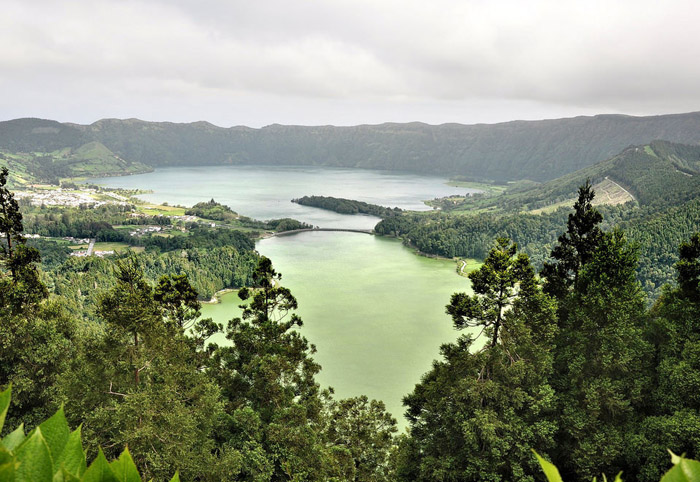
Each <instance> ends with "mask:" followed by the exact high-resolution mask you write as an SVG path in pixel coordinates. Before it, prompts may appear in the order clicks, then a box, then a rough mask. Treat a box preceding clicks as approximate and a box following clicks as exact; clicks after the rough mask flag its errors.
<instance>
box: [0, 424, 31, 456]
mask: <svg viewBox="0 0 700 482" xmlns="http://www.w3.org/2000/svg"><path fill="white" fill-rule="evenodd" d="M24 439H25V436H24V424H22V425H20V426H19V427H17V428H16V429H15V430H14V431H13V432H10V433H8V434H7V435H5V438H3V439H2V441H0V446H3V447H5V448H6V449H7V450H14V449H16V448H17V447H19V445H20V444H21V443H22V442H24Z"/></svg>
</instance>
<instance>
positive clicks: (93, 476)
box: [80, 449, 119, 482]
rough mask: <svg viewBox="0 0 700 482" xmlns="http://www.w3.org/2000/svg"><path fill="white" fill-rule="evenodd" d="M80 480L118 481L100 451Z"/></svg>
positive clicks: (96, 481) (97, 481) (92, 481)
mask: <svg viewBox="0 0 700 482" xmlns="http://www.w3.org/2000/svg"><path fill="white" fill-rule="evenodd" d="M80 480H82V481H83V482H119V479H117V478H116V477H115V476H114V472H113V471H112V469H111V468H110V466H109V462H107V458H106V457H105V454H104V452H102V449H100V452H99V453H98V454H97V458H96V459H95V460H94V461H93V462H92V464H90V467H88V469H87V471H86V472H85V475H83V477H82V479H80Z"/></svg>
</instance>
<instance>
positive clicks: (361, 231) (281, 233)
mask: <svg viewBox="0 0 700 482" xmlns="http://www.w3.org/2000/svg"><path fill="white" fill-rule="evenodd" d="M309 231H313V232H316V231H341V232H344V233H363V234H374V230H373V229H345V228H308V229H293V230H291V231H280V232H279V233H274V234H273V235H272V236H288V235H290V234H297V233H307V232H309Z"/></svg>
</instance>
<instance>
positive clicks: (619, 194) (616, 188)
mask: <svg viewBox="0 0 700 482" xmlns="http://www.w3.org/2000/svg"><path fill="white" fill-rule="evenodd" d="M593 189H594V190H595V194H596V196H595V199H594V200H593V205H595V206H599V205H601V204H608V205H610V206H617V205H618V204H625V203H627V202H634V201H635V199H634V197H633V196H632V195H631V194H630V193H629V192H627V191H626V190H625V189H624V188H623V187H622V186H620V185H619V184H617V183H616V182H613V181H611V180H610V179H603V180H602V181H600V182H599V183H597V184H595V185H594V186H593ZM574 202H576V199H575V198H573V197H572V198H570V199H566V200H564V201H561V202H558V203H555V204H550V205H549V206H545V207H543V208H539V209H533V210H532V211H528V212H529V213H530V214H543V213H545V214H546V213H551V212H554V211H556V210H557V209H559V208H561V207H567V208H570V207H571V206H573V204H574Z"/></svg>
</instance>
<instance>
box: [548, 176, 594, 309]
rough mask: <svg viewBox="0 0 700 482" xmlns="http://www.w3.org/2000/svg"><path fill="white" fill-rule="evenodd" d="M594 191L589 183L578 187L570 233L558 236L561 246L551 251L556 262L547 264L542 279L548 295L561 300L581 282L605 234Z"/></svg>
mask: <svg viewBox="0 0 700 482" xmlns="http://www.w3.org/2000/svg"><path fill="white" fill-rule="evenodd" d="M594 198H595V191H594V190H593V187H592V186H591V183H590V180H586V183H585V184H584V185H582V186H581V187H579V190H578V199H577V200H576V202H575V203H574V212H573V213H571V214H569V219H568V221H567V230H566V232H565V233H563V234H562V235H561V236H559V244H557V245H556V246H555V247H554V249H553V250H552V253H551V257H552V258H553V259H554V261H553V262H545V263H544V266H543V268H542V273H541V274H542V277H543V278H544V279H545V292H547V293H549V294H551V295H553V296H555V297H556V298H557V299H562V298H563V297H564V296H565V295H566V293H567V292H568V290H569V289H571V287H572V286H573V284H574V283H575V282H576V279H577V278H578V272H579V270H580V269H581V267H582V266H583V265H584V264H586V263H587V262H588V261H590V259H591V257H592V256H593V252H594V251H595V250H596V248H597V246H598V244H599V243H600V240H601V238H602V236H603V232H602V230H601V229H600V227H599V226H598V224H600V222H601V221H602V220H603V216H602V215H601V214H600V212H598V210H597V209H596V208H595V207H593V204H592V203H593V199H594Z"/></svg>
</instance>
